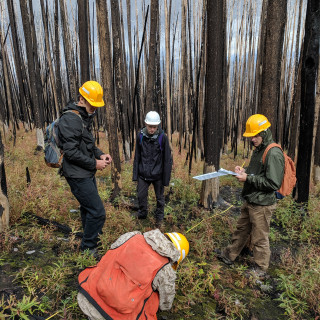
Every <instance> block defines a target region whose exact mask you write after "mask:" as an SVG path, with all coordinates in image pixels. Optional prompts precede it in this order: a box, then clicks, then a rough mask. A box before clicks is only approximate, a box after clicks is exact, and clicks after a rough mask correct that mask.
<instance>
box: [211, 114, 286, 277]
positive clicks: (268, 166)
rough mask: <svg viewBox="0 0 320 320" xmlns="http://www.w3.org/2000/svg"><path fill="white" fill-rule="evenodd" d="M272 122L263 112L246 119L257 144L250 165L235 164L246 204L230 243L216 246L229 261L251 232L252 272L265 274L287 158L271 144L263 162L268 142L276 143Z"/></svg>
mask: <svg viewBox="0 0 320 320" xmlns="http://www.w3.org/2000/svg"><path fill="white" fill-rule="evenodd" d="M270 126H271V124H270V122H269V121H268V119H267V118H266V117H265V116H264V115H262V114H254V115H252V116H251V117H249V119H248V120H247V123H246V131H245V133H244V134H243V136H244V137H247V138H249V139H250V140H251V143H252V145H253V146H254V147H255V149H254V151H253V154H252V157H251V160H250V163H249V166H248V167H247V168H246V169H244V168H242V167H240V166H236V168H235V172H236V173H237V174H238V175H237V176H236V178H237V179H238V180H239V181H240V182H243V183H244V185H243V189H242V197H243V199H244V201H245V202H244V204H243V206H242V208H241V215H240V218H239V220H238V222H237V229H236V231H235V232H234V233H233V236H232V242H231V244H230V245H229V246H228V247H227V248H225V249H224V250H219V249H217V250H216V253H217V255H218V258H219V259H221V260H222V261H223V262H225V263H227V264H232V263H233V261H234V260H235V259H236V258H237V257H238V255H239V254H240V253H241V251H242V249H243V248H244V247H245V245H246V244H247V242H248V239H249V237H250V236H251V246H252V247H253V260H254V266H253V268H252V270H251V271H252V272H254V273H255V274H256V275H258V276H264V275H265V272H266V271H267V269H268V267H269V261H270V245H269V228H270V220H271V216H272V213H273V212H274V210H275V208H276V193H275V191H277V190H278V189H279V188H280V186H281V183H282V180H283V175H284V164H285V159H284V156H283V152H282V150H281V149H280V148H277V147H275V148H271V149H270V150H269V151H268V153H267V155H266V158H265V161H264V163H263V161H262V157H263V154H264V151H265V150H266V148H267V147H268V145H269V144H271V143H273V140H272V134H271V130H270Z"/></svg>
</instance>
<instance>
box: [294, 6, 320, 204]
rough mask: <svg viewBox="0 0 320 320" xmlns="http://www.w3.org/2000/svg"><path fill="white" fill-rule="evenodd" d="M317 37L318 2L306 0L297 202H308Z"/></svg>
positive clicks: (319, 21)
mask: <svg viewBox="0 0 320 320" xmlns="http://www.w3.org/2000/svg"><path fill="white" fill-rule="evenodd" d="M319 38H320V3H319V1H318V0H308V4H307V14H306V22H305V37H304V44H303V52H302V69H301V111H300V135H299V149H298V161H297V181H298V182H297V189H298V197H297V201H298V202H307V201H308V199H309V184H310V168H311V154H312V135H313V123H314V111H315V98H316V97H315V92H316V83H317V71H318V65H319Z"/></svg>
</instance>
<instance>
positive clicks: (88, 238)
mask: <svg viewBox="0 0 320 320" xmlns="http://www.w3.org/2000/svg"><path fill="white" fill-rule="evenodd" d="M66 179H67V182H68V184H69V186H70V188H71V192H72V193H73V195H74V196H75V197H76V199H77V200H78V201H79V203H80V213H81V220H82V227H83V238H82V242H81V247H80V249H81V250H85V249H92V248H95V247H96V246H97V242H98V240H99V235H100V234H101V233H102V227H103V225H104V222H105V220H106V212H105V209H104V206H103V203H102V201H101V199H100V196H99V194H98V188H97V183H96V179H95V177H93V178H83V179H78V178H66Z"/></svg>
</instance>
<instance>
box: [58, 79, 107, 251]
mask: <svg viewBox="0 0 320 320" xmlns="http://www.w3.org/2000/svg"><path fill="white" fill-rule="evenodd" d="M79 93H80V96H79V100H78V102H69V103H68V105H67V106H66V107H65V108H64V109H63V112H62V115H61V117H60V120H59V125H58V136H59V142H60V148H61V149H62V151H63V162H62V167H61V169H60V174H61V175H63V176H64V177H65V178H66V180H67V182H68V184H69V186H70V188H71V192H72V193H73V195H74V196H75V197H76V199H77V200H78V201H79V203H80V213H81V220H82V227H83V238H82V242H81V246H80V248H81V250H89V251H90V252H91V253H93V254H94V253H95V251H96V247H97V245H98V239H99V238H98V237H99V235H100V234H101V232H102V227H103V225H104V222H105V218H106V213H105V209H104V205H103V203H102V201H101V199H100V197H99V194H98V189H97V184H96V180H95V173H96V171H97V170H103V169H104V168H106V166H107V165H109V164H110V163H111V161H112V158H111V156H110V155H109V154H106V153H104V152H102V151H101V150H100V149H98V148H97V147H96V145H95V139H94V137H93V134H92V132H91V128H92V122H93V117H94V115H95V113H96V109H97V108H100V107H103V106H104V101H103V90H102V87H101V85H100V84H99V83H98V82H96V81H87V82H85V83H84V84H83V85H82V86H81V87H80V89H79Z"/></svg>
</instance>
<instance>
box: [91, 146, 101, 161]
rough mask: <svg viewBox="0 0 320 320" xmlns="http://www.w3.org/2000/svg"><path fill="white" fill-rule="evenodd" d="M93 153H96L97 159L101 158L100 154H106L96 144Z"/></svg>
mask: <svg viewBox="0 0 320 320" xmlns="http://www.w3.org/2000/svg"><path fill="white" fill-rule="evenodd" d="M93 153H94V157H95V158H96V159H100V156H102V155H103V154H104V152H103V151H101V150H100V149H99V148H98V147H96V146H94V149H93Z"/></svg>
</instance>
